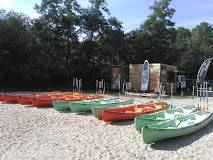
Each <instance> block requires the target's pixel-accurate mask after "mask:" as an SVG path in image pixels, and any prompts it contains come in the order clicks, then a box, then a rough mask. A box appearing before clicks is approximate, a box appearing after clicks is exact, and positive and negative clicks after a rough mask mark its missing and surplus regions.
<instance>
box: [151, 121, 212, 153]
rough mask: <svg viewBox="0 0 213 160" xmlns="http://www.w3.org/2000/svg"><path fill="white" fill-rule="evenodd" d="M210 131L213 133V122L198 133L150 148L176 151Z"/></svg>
mask: <svg viewBox="0 0 213 160" xmlns="http://www.w3.org/2000/svg"><path fill="white" fill-rule="evenodd" d="M212 131H213V121H212V122H210V123H209V124H208V125H207V126H206V127H204V128H203V129H201V130H200V131H198V132H195V133H192V134H189V135H186V136H182V137H177V138H172V139H169V140H165V141H160V142H156V143H155V144H151V148H153V149H156V150H168V151H172V150H177V149H179V148H182V147H185V146H188V145H191V144H192V143H193V142H195V141H196V140H198V139H200V138H202V137H203V136H205V135H207V134H209V133H211V132H212Z"/></svg>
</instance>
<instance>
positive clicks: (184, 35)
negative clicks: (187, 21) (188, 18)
mask: <svg viewBox="0 0 213 160" xmlns="http://www.w3.org/2000/svg"><path fill="white" fill-rule="evenodd" d="M176 33H177V36H176V50H177V57H178V58H177V62H176V65H178V67H179V68H180V69H184V68H185V67H186V66H185V65H186V62H185V61H186V60H188V58H186V57H187V56H189V53H190V43H191V31H190V30H189V29H186V28H183V27H179V28H178V29H177V31H176Z"/></svg>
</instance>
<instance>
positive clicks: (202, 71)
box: [197, 58, 212, 84]
mask: <svg viewBox="0 0 213 160" xmlns="http://www.w3.org/2000/svg"><path fill="white" fill-rule="evenodd" d="M211 61H212V58H208V59H207V60H205V61H204V62H203V64H202V65H201V67H200V69H199V71H198V73H197V83H198V84H199V83H203V82H204V81H205V77H206V74H207V72H208V69H209V65H210V63H211Z"/></svg>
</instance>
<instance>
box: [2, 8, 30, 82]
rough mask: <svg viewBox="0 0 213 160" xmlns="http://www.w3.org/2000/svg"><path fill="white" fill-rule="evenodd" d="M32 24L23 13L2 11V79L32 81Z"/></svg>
mask: <svg viewBox="0 0 213 160" xmlns="http://www.w3.org/2000/svg"><path fill="white" fill-rule="evenodd" d="M30 28H31V23H30V19H29V18H28V17H26V16H25V15H23V14H22V13H17V12H14V11H9V12H6V11H3V10H1V11H0V66H1V67H0V72H1V79H3V80H5V81H7V82H12V81H14V80H15V81H17V82H20V81H24V80H29V79H30V74H29V72H31V68H30V58H31V53H32V52H31V49H32V48H31V46H32V38H31V32H30Z"/></svg>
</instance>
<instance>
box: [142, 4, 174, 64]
mask: <svg viewBox="0 0 213 160" xmlns="http://www.w3.org/2000/svg"><path fill="white" fill-rule="evenodd" d="M170 2H171V0H160V1H155V2H154V5H153V6H151V7H150V9H151V10H152V13H151V15H150V16H149V17H148V19H147V20H146V21H145V22H144V24H143V25H142V26H141V27H140V32H141V34H139V36H141V38H140V39H139V40H142V42H141V43H143V46H144V49H143V54H144V55H145V56H144V57H147V58H148V59H150V60H151V61H152V62H161V63H169V64H173V63H174V60H175V58H176V55H175V50H174V48H175V47H174V44H175V39H176V32H175V28H174V25H175V23H174V22H172V21H171V18H172V16H173V14H174V12H175V9H173V8H169V4H170Z"/></svg>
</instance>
